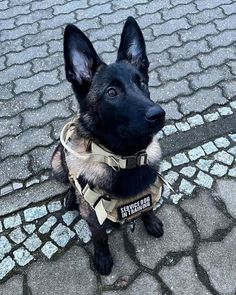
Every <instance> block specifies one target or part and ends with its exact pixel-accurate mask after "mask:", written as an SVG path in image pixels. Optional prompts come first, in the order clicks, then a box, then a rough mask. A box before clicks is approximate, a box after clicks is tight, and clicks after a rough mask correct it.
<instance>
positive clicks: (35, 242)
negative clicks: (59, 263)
mask: <svg viewBox="0 0 236 295" xmlns="http://www.w3.org/2000/svg"><path fill="white" fill-rule="evenodd" d="M24 245H25V247H26V248H27V249H28V250H29V251H30V252H34V251H35V250H37V249H38V248H39V247H40V246H41V245H42V241H41V240H40V238H39V237H38V236H37V235H36V234H33V235H32V236H30V237H29V238H28V239H27V240H25V242H24Z"/></svg>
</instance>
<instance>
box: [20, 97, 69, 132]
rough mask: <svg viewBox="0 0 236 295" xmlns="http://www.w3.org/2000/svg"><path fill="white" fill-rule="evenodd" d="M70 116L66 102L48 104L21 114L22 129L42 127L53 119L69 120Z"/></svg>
mask: <svg viewBox="0 0 236 295" xmlns="http://www.w3.org/2000/svg"><path fill="white" fill-rule="evenodd" d="M71 115H72V113H71V111H70V110H68V104H67V101H59V102H49V103H47V104H46V105H44V106H43V107H41V108H38V109H37V110H34V111H33V110H31V111H25V112H23V113H22V117H23V128H25V129H28V128H30V127H33V126H44V125H46V124H48V123H49V122H51V121H52V120H53V119H55V118H69V117H71Z"/></svg>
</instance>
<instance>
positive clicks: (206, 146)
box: [202, 141, 217, 155]
mask: <svg viewBox="0 0 236 295" xmlns="http://www.w3.org/2000/svg"><path fill="white" fill-rule="evenodd" d="M202 148H203V149H204V151H205V153H206V154H207V155H210V154H212V153H214V152H217V147H216V146H215V145H214V143H213V142H212V141H210V142H207V143H205V144H203V145H202Z"/></svg>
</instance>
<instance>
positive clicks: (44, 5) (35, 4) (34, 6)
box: [31, 0, 64, 11]
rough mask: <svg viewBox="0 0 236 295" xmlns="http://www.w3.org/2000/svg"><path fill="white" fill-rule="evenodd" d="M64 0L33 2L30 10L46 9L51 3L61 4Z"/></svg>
mask: <svg viewBox="0 0 236 295" xmlns="http://www.w3.org/2000/svg"><path fill="white" fill-rule="evenodd" d="M63 3H64V0H55V1H53V2H52V1H50V0H42V1H40V2H33V3H32V5H31V10H33V11H34V10H38V9H47V8H48V7H51V6H52V4H53V5H56V4H63Z"/></svg>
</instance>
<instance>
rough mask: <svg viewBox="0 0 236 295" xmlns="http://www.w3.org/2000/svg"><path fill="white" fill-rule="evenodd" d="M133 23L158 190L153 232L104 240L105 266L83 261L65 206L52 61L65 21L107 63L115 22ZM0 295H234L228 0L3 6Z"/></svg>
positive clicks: (234, 10) (233, 105) (65, 104)
mask: <svg viewBox="0 0 236 295" xmlns="http://www.w3.org/2000/svg"><path fill="white" fill-rule="evenodd" d="M129 15H132V16H134V17H135V18H136V20H137V21H138V23H139V25H140V27H141V28H142V30H143V33H144V36H145V39H146V41H147V42H146V44H147V51H148V53H149V55H148V56H149V59H150V63H151V65H150V90H151V95H152V98H153V100H155V101H158V102H160V103H161V105H162V106H163V108H164V109H165V110H166V112H167V119H168V120H167V123H166V126H165V127H164V129H163V131H162V132H160V133H159V134H158V136H159V138H160V143H161V145H162V149H163V157H164V160H163V163H162V166H161V172H162V173H163V175H164V176H165V178H166V179H167V180H168V181H169V182H171V183H172V185H173V187H174V188H175V190H176V194H173V193H172V192H170V191H169V190H168V188H165V190H164V193H163V197H162V199H161V202H160V203H159V207H158V208H157V214H158V216H160V218H161V219H162V220H163V223H164V229H165V234H164V236H163V237H162V238H161V239H158V240H155V239H153V238H151V237H149V236H148V235H147V234H146V233H145V232H144V230H143V226H142V224H140V222H138V223H137V226H136V229H135V231H134V233H132V232H131V231H130V230H129V228H127V227H123V228H122V229H121V230H114V231H113V232H112V233H111V234H110V244H111V250H112V253H113V256H114V261H115V264H114V268H113V271H112V273H111V275H109V276H107V277H102V276H100V275H98V274H97V273H96V272H95V270H94V269H93V266H92V245H91V243H90V238H91V236H90V232H89V229H88V226H87V224H86V223H85V222H84V221H83V220H81V219H80V216H79V214H78V212H74V211H73V212H65V210H64V209H63V205H62V204H63V199H64V195H65V193H66V191H67V189H68V188H67V187H64V186H62V185H61V184H59V183H56V182H55V181H53V180H51V179H50V157H51V154H52V151H53V149H54V148H55V146H56V144H57V142H58V138H59V132H60V130H61V128H62V126H63V125H64V124H65V122H67V121H68V120H69V118H71V117H72V116H73V115H74V114H75V112H76V109H77V104H76V101H75V98H74V97H73V94H72V90H71V89H70V85H69V83H67V82H66V81H65V75H64V69H63V53H62V44H63V43H62V36H63V30H64V28H65V25H66V24H67V23H74V24H76V25H77V26H78V27H79V28H80V29H82V30H83V31H85V32H86V34H87V35H88V36H89V38H90V39H91V40H92V41H93V43H94V46H95V48H96V49H97V51H98V52H99V53H100V54H101V56H102V57H103V59H104V60H105V61H106V62H112V61H114V60H115V56H116V51H117V48H118V45H119V38H120V33H121V29H122V26H123V23H124V21H125V19H126V18H127V16H129ZM0 28H1V32H0V52H1V55H0V124H1V126H2V127H1V130H0V147H1V148H0V159H1V162H0V293H1V294H3V295H13V294H14V295H18V294H19V295H22V294H24V295H51V294H52V295H55V294H60V295H64V294H68V295H74V294H81V295H82V294H106V295H112V294H178V295H179V294H181V295H182V294H186V295H192V294H203V295H205V294H224V295H233V294H236V243H235V241H236V229H235V224H236V181H235V177H236V160H235V156H236V116H235V114H236V99H235V98H236V78H235V75H236V1H235V0H204V1H203V0H159V1H158V0H153V1H148V0H138V1H133V0H129V1H127V0H122V1H118V0H113V1H111V0H100V1H98V0H80V1H68V0H55V1H51V0H42V1H37V0H34V1H31V0H3V1H1V2H0Z"/></svg>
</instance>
